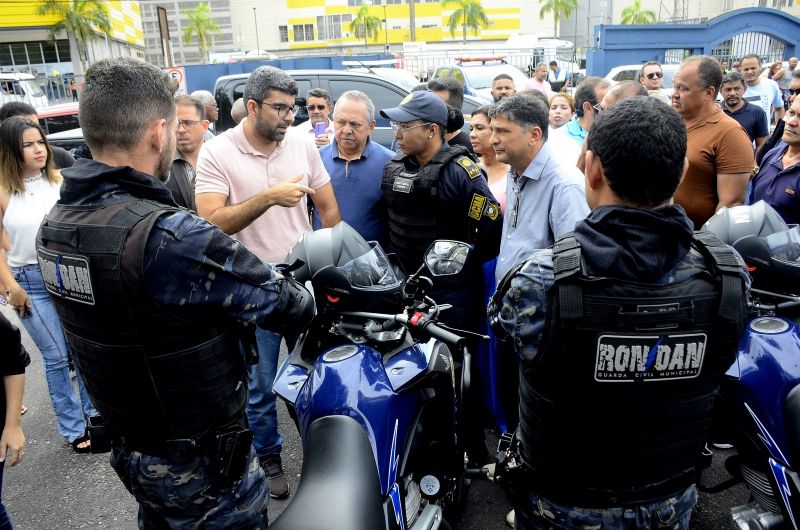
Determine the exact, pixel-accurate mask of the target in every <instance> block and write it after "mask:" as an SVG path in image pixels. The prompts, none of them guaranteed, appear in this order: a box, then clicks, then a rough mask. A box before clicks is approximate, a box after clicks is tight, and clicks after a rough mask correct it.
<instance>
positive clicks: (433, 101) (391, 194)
mask: <svg viewBox="0 0 800 530" xmlns="http://www.w3.org/2000/svg"><path fill="white" fill-rule="evenodd" d="M381 116H383V117H384V118H387V119H389V120H392V128H394V130H395V131H396V133H395V138H396V139H397V141H398V144H399V147H400V149H401V153H400V154H398V155H397V156H395V157H394V158H393V159H392V160H390V161H389V162H388V163H387V164H386V166H385V168H384V171H383V180H382V182H381V188H382V190H383V199H384V202H385V204H386V206H387V209H388V220H389V223H388V224H389V243H390V247H391V250H392V251H393V252H395V253H396V254H397V256H398V257H399V258H400V262H401V263H402V264H403V267H404V268H405V270H406V272H408V273H409V274H410V273H411V272H414V271H416V270H417V269H418V268H419V267H420V265H422V262H423V254H424V253H425V250H426V249H427V248H428V246H429V245H430V244H431V243H432V242H433V241H434V240H436V239H455V240H458V241H464V242H466V243H470V244H472V245H473V250H471V251H470V254H469V257H468V258H467V263H466V264H465V266H464V269H463V270H462V271H461V272H460V273H459V274H457V275H455V276H443V277H439V278H435V279H434V286H433V289H432V290H431V291H430V293H429V294H430V296H431V297H432V298H433V299H434V300H436V302H438V303H450V304H453V308H452V309H448V310H447V311H443V312H442V315H441V320H442V321H443V322H444V323H445V324H449V325H451V326H454V327H456V328H459V329H469V330H477V329H480V326H481V322H485V318H486V317H485V312H484V308H483V307H482V304H481V299H482V296H483V295H482V294H481V293H482V289H483V283H482V282H483V273H482V270H481V266H482V264H483V263H484V262H485V261H487V260H489V259H492V258H494V257H495V256H497V252H498V250H499V248H500V233H501V231H502V228H503V226H502V225H503V222H502V221H503V220H502V215H501V213H500V206H499V204H498V202H497V201H496V200H495V198H494V197H493V196H492V193H491V192H490V191H489V184H488V182H487V180H486V176H485V174H484V173H483V171H482V170H481V169H480V168H479V167H478V165H477V163H476V161H475V159H474V158H473V155H471V154H469V152H468V151H467V149H465V148H464V147H462V146H451V145H448V143H447V142H446V141H445V139H444V133H445V127H446V125H447V106H446V105H445V104H444V102H442V100H441V99H440V98H439V97H438V96H436V95H435V94H433V93H432V92H412V93H411V94H409V95H408V96H406V98H405V99H404V100H403V101H402V102H401V103H400V106H398V107H395V108H390V109H384V110H382V111H381ZM472 387H473V391H472V392H471V393H470V396H469V398H468V403H467V410H468V411H469V413H470V414H472V416H473V417H475V416H477V413H478V407H480V399H479V398H480V394H479V392H478V390H479V383H478V381H477V379H475V378H474V377H473V385H472ZM468 429H470V432H471V433H472V434H471V435H470V436H468V437H469V439H470V441H471V442H468V445H470V446H471V447H470V448H469V451H468V452H469V453H470V456H471V458H472V459H473V460H475V461H476V463H484V462H480V461H481V460H484V461H485V457H486V454H485V453H486V449H485V447H483V445H482V444H483V436H482V431H481V430H480V423H479V422H477V421H476V422H475V424H474V425H473V426H471V427H468Z"/></svg>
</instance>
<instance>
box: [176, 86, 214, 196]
mask: <svg viewBox="0 0 800 530" xmlns="http://www.w3.org/2000/svg"><path fill="white" fill-rule="evenodd" d="M175 109H176V111H177V114H178V132H177V138H178V140H177V146H176V148H175V155H174V156H173V157H172V166H171V168H170V172H169V180H168V181H167V187H168V188H169V190H170V191H171V192H172V197H173V198H174V199H175V202H177V203H178V205H179V206H183V207H184V208H189V209H190V210H193V211H194V210H197V207H196V206H195V203H194V179H195V168H196V167H197V157H198V156H199V155H200V148H201V147H203V143H204V142H205V140H204V136H205V134H206V131H207V130H208V120H206V119H205V109H204V108H203V103H202V102H201V101H200V100H199V99H197V98H195V97H193V96H186V95H181V96H175Z"/></svg>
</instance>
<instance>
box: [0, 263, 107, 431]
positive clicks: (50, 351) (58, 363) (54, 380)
mask: <svg viewBox="0 0 800 530" xmlns="http://www.w3.org/2000/svg"><path fill="white" fill-rule="evenodd" d="M11 272H12V273H13V274H14V279H15V280H17V283H19V285H20V287H22V288H23V289H25V292H27V293H28V298H29V300H30V302H31V308H30V310H29V316H27V317H25V318H21V319H20V322H21V323H22V325H23V326H24V327H25V331H27V332H28V334H29V335H30V336H31V339H33V342H34V344H36V347H37V348H38V349H39V351H40V352H41V353H42V359H43V360H44V373H45V378H46V379H47V389H48V390H49V391H50V400H51V401H52V402H53V410H54V411H55V413H56V423H57V424H58V433H59V434H60V435H61V436H63V437H64V438H66V439H67V440H69V441H70V442H73V441H75V440H76V439H77V438H80V437H81V436H83V435H84V433H85V432H86V423H85V418H89V417H92V416H97V415H98V412H97V410H95V408H94V405H92V402H91V400H90V399H89V394H87V393H86V388H85V387H84V386H83V380H82V379H81V377H80V374H78V376H77V380H78V391H79V393H80V402H78V398H77V396H76V395H75V389H74V388H73V386H72V379H70V376H69V366H68V364H67V352H68V349H67V340H66V338H65V337H64V330H63V329H62V328H61V321H60V320H59V318H58V313H56V308H55V306H54V305H53V302H52V300H50V295H49V294H47V290H46V289H45V287H44V282H43V281H42V273H41V272H40V271H39V266H38V265H25V266H24V267H12V268H11ZM81 403H83V407H81Z"/></svg>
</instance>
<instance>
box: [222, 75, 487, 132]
mask: <svg viewBox="0 0 800 530" xmlns="http://www.w3.org/2000/svg"><path fill="white" fill-rule="evenodd" d="M286 73H287V74H289V75H290V76H292V78H293V79H294V80H295V81H297V88H298V93H297V96H298V97H297V102H296V103H297V105H298V106H299V107H304V106H305V95H306V92H308V91H309V90H311V89H312V88H322V89H324V90H327V91H328V93H329V94H330V95H331V99H332V100H333V102H334V104H335V103H336V100H337V99H339V96H341V95H342V93H344V92H347V91H348V90H360V91H361V92H364V93H365V94H366V95H367V96H369V98H370V99H371V100H372V103H373V104H375V122H376V126H375V130H374V131H373V132H372V135H371V138H372V140H373V141H375V142H378V143H379V144H381V145H384V146H386V147H389V146H390V145H391V143H392V138H393V137H394V131H392V128H391V127H390V126H389V120H387V119H385V118H382V117H381V116H380V113H379V111H380V110H381V109H388V108H391V107H396V106H398V105H399V104H400V102H401V101H402V100H403V98H404V97H406V96H407V95H408V90H406V89H405V88H402V87H401V86H400V85H397V84H396V83H394V82H392V81H391V80H389V79H387V78H383V77H380V76H378V75H375V74H369V73H363V72H351V71H347V70H287V71H286ZM249 76H250V74H249V73H247V74H235V75H226V76H222V77H220V78H219V79H217V83H216V86H215V87H214V94H215V96H216V98H217V105H218V106H219V118H218V119H217V123H216V130H217V132H218V133H219V132H222V131H224V130H226V129H229V128H231V127H233V126H234V125H235V124H234V122H233V119H232V118H231V107H232V106H233V102H234V101H236V100H237V99H239V98H240V97H242V96H243V95H244V86H245V84H246V83H247V78H248V77H249ZM483 104H484V103H483V102H482V101H481V100H479V99H477V98H474V97H472V96H464V106H463V108H462V112H463V113H464V117H465V118H469V116H471V115H472V111H474V110H475V109H476V108H478V107H479V106H481V105H483ZM307 119H308V116H307V115H306V114H305V109H302V112H301V113H300V114H298V115H297V116H295V125H297V124H299V123H302V122H304V121H306V120H307Z"/></svg>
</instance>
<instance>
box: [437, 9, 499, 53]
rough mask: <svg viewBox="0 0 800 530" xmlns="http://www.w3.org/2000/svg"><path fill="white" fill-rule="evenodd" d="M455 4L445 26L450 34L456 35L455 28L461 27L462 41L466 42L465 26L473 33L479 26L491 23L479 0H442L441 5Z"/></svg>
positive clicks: (482, 26)
mask: <svg viewBox="0 0 800 530" xmlns="http://www.w3.org/2000/svg"><path fill="white" fill-rule="evenodd" d="M450 5H455V7H456V9H455V11H453V12H452V13H451V14H450V18H448V19H447V28H448V29H449V30H450V36H451V37H455V36H456V29H458V28H459V27H461V30H462V32H463V38H464V42H465V43H466V42H467V28H469V29H471V30H472V31H473V32H474V33H475V35H478V31H479V30H480V29H481V28H486V27H489V26H491V25H492V23H491V21H490V20H489V17H488V16H486V11H485V10H484V9H483V6H482V5H481V2H480V0H442V6H444V7H449V6H450Z"/></svg>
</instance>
